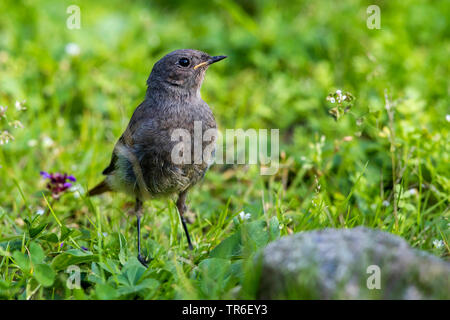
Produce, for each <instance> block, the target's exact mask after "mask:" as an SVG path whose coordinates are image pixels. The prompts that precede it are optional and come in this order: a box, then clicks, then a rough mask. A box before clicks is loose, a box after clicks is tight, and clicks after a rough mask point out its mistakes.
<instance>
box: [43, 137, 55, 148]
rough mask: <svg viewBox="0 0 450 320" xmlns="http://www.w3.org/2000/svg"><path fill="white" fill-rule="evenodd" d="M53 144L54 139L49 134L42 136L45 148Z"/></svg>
mask: <svg viewBox="0 0 450 320" xmlns="http://www.w3.org/2000/svg"><path fill="white" fill-rule="evenodd" d="M53 144H54V141H53V140H52V138H50V137H49V136H44V138H43V139H42V145H43V146H44V147H46V148H49V147H51V146H52V145H53Z"/></svg>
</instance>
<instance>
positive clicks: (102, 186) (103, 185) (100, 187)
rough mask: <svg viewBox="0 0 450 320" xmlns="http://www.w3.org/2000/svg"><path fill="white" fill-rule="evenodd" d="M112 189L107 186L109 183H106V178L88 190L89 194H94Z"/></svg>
mask: <svg viewBox="0 0 450 320" xmlns="http://www.w3.org/2000/svg"><path fill="white" fill-rule="evenodd" d="M111 190H112V189H111V188H110V187H109V185H108V184H107V183H106V180H103V181H102V182H100V183H99V184H98V185H96V186H95V187H93V188H92V189H91V190H89V191H88V195H89V196H96V195H98V194H102V193H104V192H107V191H111Z"/></svg>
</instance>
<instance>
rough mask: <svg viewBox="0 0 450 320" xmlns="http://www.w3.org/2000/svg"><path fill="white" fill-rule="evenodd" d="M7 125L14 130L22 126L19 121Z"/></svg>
mask: <svg viewBox="0 0 450 320" xmlns="http://www.w3.org/2000/svg"><path fill="white" fill-rule="evenodd" d="M9 125H10V126H12V127H14V128H15V129H17V128H23V124H22V122H20V121H19V120H14V121H13V122H10V123H9Z"/></svg>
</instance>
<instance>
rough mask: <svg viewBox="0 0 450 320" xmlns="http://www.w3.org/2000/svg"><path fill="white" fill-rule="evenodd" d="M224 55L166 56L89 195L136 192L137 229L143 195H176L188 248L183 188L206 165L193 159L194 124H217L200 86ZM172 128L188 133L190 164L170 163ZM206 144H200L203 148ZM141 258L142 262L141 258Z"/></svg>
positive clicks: (199, 175) (186, 53) (178, 53)
mask: <svg viewBox="0 0 450 320" xmlns="http://www.w3.org/2000/svg"><path fill="white" fill-rule="evenodd" d="M224 58H225V56H215V57H211V56H209V55H208V54H206V53H204V52H201V51H197V50H191V49H183V50H176V51H173V52H171V53H169V54H167V55H166V56H164V57H163V58H162V59H161V60H159V61H158V62H157V63H156V64H155V65H154V66H153V69H152V72H151V73H150V76H149V78H148V80H147V86H148V89H147V92H146V96H145V99H144V101H143V102H142V103H141V104H140V105H139V106H138V107H137V108H136V110H135V111H134V113H133V116H132V117H131V119H130V122H129V124H128V126H127V128H126V130H125V131H124V133H123V134H122V136H121V137H120V138H119V140H118V142H117V143H116V145H115V147H114V151H113V154H112V158H111V162H110V164H109V166H108V167H107V168H106V169H105V170H104V171H103V174H104V175H106V179H105V180H104V181H103V182H101V183H100V184H99V185H97V186H96V187H94V188H93V189H92V190H90V191H89V195H96V194H100V193H103V192H105V191H122V192H125V193H127V194H129V195H132V196H134V197H135V198H136V214H137V216H138V228H139V222H140V221H139V219H140V215H141V205H140V204H141V203H142V201H143V200H144V199H146V198H153V197H159V196H169V195H171V194H178V195H179V197H178V201H177V207H178V210H179V212H180V216H181V219H182V222H183V227H184V228H185V232H186V235H187V236H188V243H189V246H190V247H191V244H190V239H189V234H188V233H187V228H186V226H185V221H184V218H183V213H184V211H185V210H186V206H185V198H186V192H187V190H188V189H189V188H190V187H191V186H193V185H194V184H196V183H197V182H198V181H199V180H200V179H201V178H202V177H203V176H204V174H205V172H206V170H207V169H208V165H209V163H208V160H209V159H203V161H201V162H200V163H194V153H193V152H194V122H195V121H200V122H201V126H202V131H203V132H205V131H206V130H208V129H215V128H216V121H215V119H214V116H213V114H212V112H211V109H210V108H209V107H208V105H207V104H206V102H204V101H203V100H202V98H201V96H200V88H201V85H202V82H203V79H204V75H205V71H206V69H207V68H208V66H209V65H210V64H212V63H214V62H217V61H220V60H222V59H224ZM175 129H184V130H186V132H189V134H190V136H191V137H192V139H191V152H192V156H191V159H192V161H191V162H190V163H174V162H173V161H172V151H173V149H174V147H175V145H176V144H177V143H179V141H172V134H173V130H175ZM209 143H210V142H207V141H205V142H203V148H205V147H206V145H207V144H209ZM203 148H202V149H203ZM138 232H139V230H138ZM138 245H140V243H139V242H138ZM139 257H140V255H139ZM139 260H141V262H143V264H145V262H144V261H143V259H142V257H140V259H139Z"/></svg>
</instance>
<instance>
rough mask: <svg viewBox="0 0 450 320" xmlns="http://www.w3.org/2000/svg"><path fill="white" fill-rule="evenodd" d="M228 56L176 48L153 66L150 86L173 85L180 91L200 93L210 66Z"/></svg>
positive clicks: (149, 80) (148, 82)
mask: <svg viewBox="0 0 450 320" xmlns="http://www.w3.org/2000/svg"><path fill="white" fill-rule="evenodd" d="M225 58H226V56H210V55H209V54H207V53H205V52H202V51H198V50H193V49H181V50H175V51H172V52H171V53H169V54H167V55H165V56H164V57H163V58H161V59H160V60H159V61H158V62H156V63H155V65H154V66H153V69H152V72H151V73H150V77H149V78H148V80H147V85H148V86H149V88H158V87H161V86H163V87H172V88H173V89H175V90H178V91H187V92H188V93H192V94H198V92H199V90H200V87H201V85H202V82H203V78H204V76H205V71H206V69H208V67H209V66H210V65H211V64H213V63H215V62H218V61H220V60H222V59H225Z"/></svg>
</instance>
